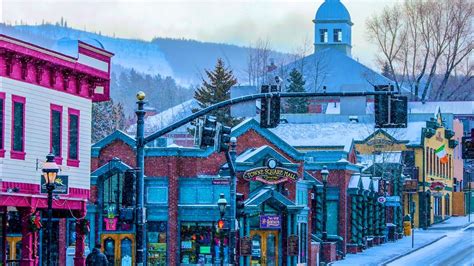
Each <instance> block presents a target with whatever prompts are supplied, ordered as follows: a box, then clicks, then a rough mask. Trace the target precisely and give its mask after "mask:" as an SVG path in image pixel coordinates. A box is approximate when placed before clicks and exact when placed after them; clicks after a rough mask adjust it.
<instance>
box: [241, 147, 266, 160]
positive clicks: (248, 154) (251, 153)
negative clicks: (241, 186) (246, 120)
mask: <svg viewBox="0 0 474 266" xmlns="http://www.w3.org/2000/svg"><path fill="white" fill-rule="evenodd" d="M267 147H268V146H267V145H263V146H261V147H259V148H257V149H254V148H252V149H248V150H246V151H245V152H243V153H242V154H239V156H237V158H236V159H235V160H236V162H238V163H242V162H245V161H247V160H248V159H249V158H251V157H252V156H254V155H255V154H257V153H259V152H260V151H262V150H264V149H265V148H267Z"/></svg>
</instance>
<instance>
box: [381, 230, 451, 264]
mask: <svg viewBox="0 0 474 266" xmlns="http://www.w3.org/2000/svg"><path fill="white" fill-rule="evenodd" d="M446 236H447V235H443V236H441V237H438V238H436V239H435V240H433V241H431V242H428V243H426V244H424V245H421V246H419V247H417V248H415V249H412V250H410V251H409V252H407V253H405V254H400V255H398V256H395V257H393V258H391V259H389V260H386V261H384V262H382V263H381V264H380V265H383V266H385V265H387V264H389V263H391V262H393V261H396V260H398V259H400V258H403V257H405V256H408V255H410V254H411V253H413V252H415V251H418V250H420V249H422V248H424V247H427V246H429V245H431V244H434V243H435V242H438V241H439V240H441V239H443V238H445V237H446Z"/></svg>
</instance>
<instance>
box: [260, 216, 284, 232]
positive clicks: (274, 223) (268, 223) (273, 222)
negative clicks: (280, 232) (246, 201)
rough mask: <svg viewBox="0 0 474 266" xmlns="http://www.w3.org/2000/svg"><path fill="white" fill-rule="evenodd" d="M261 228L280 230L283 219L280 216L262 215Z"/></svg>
mask: <svg viewBox="0 0 474 266" xmlns="http://www.w3.org/2000/svg"><path fill="white" fill-rule="evenodd" d="M260 228H262V229H280V228H281V217H280V216H279V215H260Z"/></svg>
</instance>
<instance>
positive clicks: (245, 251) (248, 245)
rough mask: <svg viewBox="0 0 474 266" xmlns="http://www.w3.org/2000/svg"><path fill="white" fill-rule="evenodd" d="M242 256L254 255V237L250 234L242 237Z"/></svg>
mask: <svg viewBox="0 0 474 266" xmlns="http://www.w3.org/2000/svg"><path fill="white" fill-rule="evenodd" d="M240 256H252V239H250V237H248V236H246V237H242V238H241V239H240Z"/></svg>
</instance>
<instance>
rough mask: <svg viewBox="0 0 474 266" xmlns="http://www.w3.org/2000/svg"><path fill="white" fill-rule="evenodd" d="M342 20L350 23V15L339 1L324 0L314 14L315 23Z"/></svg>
mask: <svg viewBox="0 0 474 266" xmlns="http://www.w3.org/2000/svg"><path fill="white" fill-rule="evenodd" d="M325 20H344V21H347V22H351V15H350V14H349V11H347V8H346V7H345V6H344V5H343V4H342V3H341V2H340V1H339V0H325V1H324V3H323V4H322V5H321V6H320V7H319V8H318V11H317V12H316V17H315V21H325Z"/></svg>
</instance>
